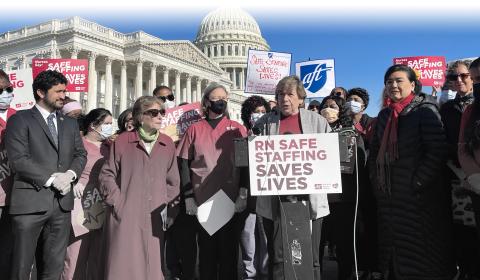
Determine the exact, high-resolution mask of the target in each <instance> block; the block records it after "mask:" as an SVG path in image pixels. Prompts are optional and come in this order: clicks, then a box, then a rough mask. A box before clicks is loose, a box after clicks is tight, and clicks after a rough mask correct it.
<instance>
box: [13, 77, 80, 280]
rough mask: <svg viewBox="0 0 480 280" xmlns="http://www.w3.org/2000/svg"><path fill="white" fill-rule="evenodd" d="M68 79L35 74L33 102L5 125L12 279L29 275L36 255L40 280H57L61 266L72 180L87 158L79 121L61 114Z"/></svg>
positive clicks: (24, 277)
mask: <svg viewBox="0 0 480 280" xmlns="http://www.w3.org/2000/svg"><path fill="white" fill-rule="evenodd" d="M67 82H68V81H67V79H66V78H65V76H63V75H62V74H61V73H59V72H56V71H51V70H47V71H43V72H41V73H40V74H38V76H37V77H36V78H35V80H34V81H33V94H34V96H35V100H36V105H35V106H34V107H33V108H32V109H29V110H25V111H20V112H18V113H17V114H15V115H14V116H12V117H11V118H10V119H9V121H8V124H7V131H6V139H5V143H6V149H7V155H8V158H9V160H10V164H11V166H12V170H13V172H14V173H15V175H14V183H13V188H12V193H11V203H10V214H11V215H12V228H13V234H14V245H13V246H14V253H13V258H12V275H11V279H12V280H13V279H18V280H23V279H25V280H28V279H29V277H30V272H31V267H32V264H33V261H34V257H35V260H36V265H37V272H38V273H37V279H38V280H46V279H51V280H58V279H59V278H60V274H61V272H62V270H63V261H64V258H65V253H66V248H67V244H68V239H69V236H70V219H71V218H70V217H71V216H70V211H71V210H72V209H73V195H72V191H71V190H72V184H73V183H75V182H76V180H77V179H78V176H80V174H81V173H82V171H83V168H84V167H85V163H86V156H87V153H86V151H85V149H84V147H83V144H82V140H81V137H80V133H79V128H78V124H77V121H76V120H74V119H71V118H69V117H66V116H63V115H61V114H60V113H59V111H60V109H62V107H63V102H64V99H65V93H66V86H67Z"/></svg>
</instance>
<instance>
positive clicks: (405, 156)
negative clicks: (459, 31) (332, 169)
mask: <svg viewBox="0 0 480 280" xmlns="http://www.w3.org/2000/svg"><path fill="white" fill-rule="evenodd" d="M383 82H384V86H385V87H384V91H383V93H382V103H381V109H380V112H379V114H378V116H376V117H371V116H368V115H367V114H366V113H365V110H366V108H367V107H368V106H369V105H370V106H371V102H370V101H371V100H370V96H369V93H368V92H367V90H365V89H364V88H359V87H356V88H352V89H348V90H347V89H345V88H343V87H336V88H334V89H333V90H332V91H331V94H330V95H329V96H327V97H325V98H323V100H321V102H319V101H316V100H313V101H311V102H309V104H306V91H305V89H304V87H303V84H302V81H301V80H300V79H299V78H298V77H296V76H287V77H285V78H283V79H281V80H280V81H279V83H278V85H277V87H276V90H275V95H274V97H275V98H274V100H265V99H264V98H263V97H260V96H256V95H252V96H249V97H248V98H247V99H246V100H245V101H244V103H243V104H242V109H241V121H242V123H238V122H236V121H234V120H231V119H230V118H229V115H228V102H229V101H228V100H229V95H228V90H227V88H225V87H224V86H223V85H220V84H217V83H215V82H212V83H210V84H209V85H208V86H207V87H206V89H205V90H204V92H203V96H202V99H201V110H202V111H203V112H202V113H203V118H202V119H201V120H200V121H198V122H196V123H194V124H192V125H191V126H190V127H189V128H188V129H187V131H186V132H185V134H184V135H183V136H182V137H181V138H180V140H179V141H176V142H174V141H173V140H172V139H171V138H170V137H168V136H167V135H166V134H164V133H163V130H162V118H163V117H164V116H165V110H166V109H170V108H173V107H175V106H178V105H182V104H175V96H174V94H173V93H172V90H171V89H170V88H168V87H166V86H158V87H157V88H155V90H154V91H153V92H152V95H151V96H142V97H140V98H138V99H137V100H136V101H135V103H134V105H133V107H132V108H129V109H127V110H125V111H124V112H122V113H121V114H120V115H119V117H118V131H116V132H115V131H114V129H113V127H114V126H113V121H114V120H113V118H112V114H111V112H109V111H108V110H106V109H104V108H97V109H93V110H91V111H90V112H83V111H82V106H81V104H80V103H79V102H78V101H76V100H72V99H69V98H68V97H67V96H66V95H67V92H66V86H67V83H68V82H67V79H66V78H65V77H64V76H63V75H62V74H61V73H58V72H55V71H44V72H41V73H40V74H38V76H36V78H35V79H34V81H33V85H32V88H33V95H34V97H35V100H36V104H35V106H34V107H33V108H31V109H28V110H22V111H15V110H14V109H13V108H12V107H11V106H10V104H11V102H12V99H13V94H14V89H13V86H12V84H11V83H10V81H9V77H8V75H7V74H6V73H5V72H3V71H2V70H0V135H1V138H0V153H1V157H0V160H1V163H0V166H1V172H0V175H1V178H0V180H1V186H2V188H1V189H0V278H1V279H12V280H14V279H15V280H17V279H21V280H29V279H34V280H35V279H39V280H40V279H52V280H53V279H55V280H57V279H63V280H70V279H75V280H77V279H78V280H86V279H93V280H95V279H109V280H122V279H128V280H131V279H145V280H147V279H148V280H153V279H160V280H161V279H173V280H174V279H186V280H193V279H201V280H215V279H218V280H232V279H252V280H253V279H272V280H273V279H274V280H277V279H297V276H296V272H295V267H293V266H292V265H291V264H289V260H290V258H291V256H289V254H290V248H285V242H284V240H285V234H286V233H285V227H284V221H285V220H288V217H289V215H292V214H293V213H294V214H295V219H296V223H298V226H299V227H300V228H303V229H307V231H308V229H309V232H308V236H310V238H311V247H312V248H311V256H312V259H311V260H305V261H306V262H307V263H308V264H307V265H308V266H309V267H310V266H311V269H309V271H310V270H311V272H312V274H311V275H312V276H311V277H312V279H315V280H318V279H321V274H322V269H323V260H324V252H328V255H329V257H330V258H331V259H333V260H335V261H336V262H337V264H338V266H337V271H338V273H337V279H339V280H347V279H363V280H367V279H371V280H380V279H385V280H401V279H411V280H420V279H422V280H427V279H432V280H433V279H435V280H443V279H445V280H447V279H454V277H456V278H455V279H462V280H467V279H468V280H469V279H480V59H476V60H474V61H473V62H472V61H457V62H455V63H452V64H451V65H450V66H449V67H448V69H447V75H446V82H445V85H444V86H443V87H442V88H436V89H435V90H436V91H442V96H441V97H440V98H435V96H432V95H430V94H426V93H424V92H422V85H421V83H420V82H419V80H418V77H417V75H416V73H415V71H413V70H412V69H411V68H409V67H407V66H405V65H393V66H391V67H389V68H388V69H387V70H386V72H385V76H384V80H383ZM452 93H453V94H452ZM437 99H438V101H437ZM307 105H308V106H307ZM311 133H339V135H347V136H348V137H347V138H346V139H349V140H348V141H347V144H346V146H345V147H346V149H348V151H349V152H348V153H347V154H349V155H350V156H352V155H354V156H353V158H354V160H355V161H356V163H355V164H354V165H352V166H353V167H352V168H351V170H349V171H348V170H347V169H345V170H344V169H343V168H342V176H341V180H342V189H343V192H342V193H340V194H328V195H326V194H315V195H313V194H311V195H308V194H305V195H286V196H258V197H255V196H251V195H250V193H249V171H248V168H246V167H239V166H237V165H236V164H235V160H234V158H235V148H234V147H235V146H234V140H235V139H239V138H245V137H247V136H254V135H285V134H311ZM94 190H95V191H98V193H99V194H100V195H101V203H103V205H104V208H103V210H104V211H103V215H104V217H105V220H104V222H103V225H102V226H101V227H100V228H97V229H91V230H89V231H86V232H84V233H81V234H78V233H77V232H75V231H74V230H72V219H74V217H72V214H71V211H72V210H75V209H76V208H78V207H82V203H76V202H78V201H82V199H84V198H85V196H86V195H87V193H88V194H91V193H92V191H94ZM220 191H223V193H224V194H225V195H226V197H227V198H228V199H229V200H231V202H232V203H233V204H234V209H235V214H234V215H233V216H232V217H231V218H230V219H229V220H228V221H226V222H225V223H224V224H223V225H222V226H221V227H220V229H219V230H218V231H216V232H215V233H214V234H210V233H209V232H207V230H206V229H204V228H203V227H202V226H201V225H200V223H199V221H198V219H197V217H196V215H198V212H199V207H200V206H202V205H203V204H204V203H205V202H207V201H208V200H209V199H210V198H211V197H212V196H214V195H216V194H218V193H219V192H220ZM299 202H301V203H299ZM285 209H287V210H288V211H285ZM77 210H78V209H77ZM290 217H291V216H290ZM286 238H287V239H288V235H287V236H286ZM309 244H310V243H309ZM354 244H355V246H354ZM325 248H328V250H325ZM304 250H305V249H304ZM307 250H310V248H307ZM306 255H310V252H309V254H306Z"/></svg>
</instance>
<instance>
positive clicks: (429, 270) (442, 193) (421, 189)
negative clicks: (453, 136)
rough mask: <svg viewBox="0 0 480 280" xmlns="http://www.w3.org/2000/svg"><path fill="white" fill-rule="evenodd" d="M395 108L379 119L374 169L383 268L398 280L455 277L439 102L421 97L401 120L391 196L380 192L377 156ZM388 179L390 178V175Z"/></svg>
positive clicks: (372, 160) (373, 150) (372, 151)
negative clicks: (377, 182)
mask: <svg viewBox="0 0 480 280" xmlns="http://www.w3.org/2000/svg"><path fill="white" fill-rule="evenodd" d="M390 112H391V109H390V108H385V109H383V110H382V111H381V112H380V113H379V115H378V121H377V123H376V128H375V134H374V136H373V139H372V143H371V146H370V156H369V165H370V166H369V167H370V174H371V179H372V183H373V188H374V193H375V197H376V200H377V203H378V230H379V267H380V269H381V270H382V271H383V272H386V271H387V270H389V269H391V268H392V267H393V271H391V272H390V273H394V274H395V276H396V277H395V279H412V280H413V279H415V280H416V279H436V280H440V279H452V277H453V276H454V273H455V271H454V268H455V267H454V264H453V258H452V257H453V251H452V246H451V245H452V240H451V225H452V218H451V217H452V215H451V209H450V202H449V201H450V192H449V190H448V189H447V188H446V187H445V185H444V184H441V180H442V172H441V170H442V168H443V166H444V165H445V159H446V156H447V146H446V140H445V132H444V128H443V124H442V122H441V120H440V115H439V113H438V110H437V107H436V105H435V104H433V103H430V102H428V100H427V99H426V97H425V95H423V94H420V95H418V96H416V97H415V98H414V99H413V101H412V102H411V103H410V104H409V105H408V106H407V107H406V108H405V109H404V110H403V111H402V112H401V113H400V116H399V119H398V134H397V141H398V142H397V144H398V154H399V158H398V159H397V160H396V161H394V162H392V163H390V178H391V182H390V183H391V193H390V194H389V193H388V192H383V191H381V190H380V189H379V188H378V184H376V181H377V179H376V178H377V177H376V176H377V174H376V158H377V155H378V150H379V148H380V143H381V139H382V137H383V132H384V130H385V126H386V123H387V120H388V117H389V115H390ZM386 177H387V176H386Z"/></svg>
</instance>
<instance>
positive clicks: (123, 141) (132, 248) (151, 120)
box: [100, 96, 180, 280]
mask: <svg viewBox="0 0 480 280" xmlns="http://www.w3.org/2000/svg"><path fill="white" fill-rule="evenodd" d="M164 112H165V111H164V109H163V104H162V103H161V101H160V100H159V99H158V98H156V97H153V96H142V97H140V98H139V99H137V101H136V102H135V104H134V105H133V113H132V114H133V119H134V126H135V130H134V131H131V132H124V133H122V134H120V135H119V136H118V137H117V138H116V139H115V142H114V143H113V145H112V147H111V150H110V157H109V159H108V160H107V162H106V163H105V165H104V166H103V169H102V171H101V173H100V186H101V192H102V194H103V196H104V198H105V202H106V204H107V205H109V206H110V207H111V208H112V211H111V214H110V215H109V216H108V217H107V223H106V224H107V228H106V229H107V259H106V268H105V271H106V275H105V279H112V280H113V279H115V280H122V279H125V280H131V279H145V280H151V279H160V280H162V279H164V276H163V271H162V266H161V264H162V250H161V247H162V246H163V241H164V230H166V228H168V226H170V225H171V222H172V219H171V218H170V217H173V213H174V211H171V210H173V208H172V207H174V206H175V204H176V202H177V201H176V200H175V199H176V198H177V196H178V194H179V187H180V178H179V175H178V166H177V160H176V156H175V146H174V144H173V142H172V140H171V139H170V138H169V137H168V136H166V135H164V134H162V133H160V132H159V129H160V126H161V123H162V116H163V114H164Z"/></svg>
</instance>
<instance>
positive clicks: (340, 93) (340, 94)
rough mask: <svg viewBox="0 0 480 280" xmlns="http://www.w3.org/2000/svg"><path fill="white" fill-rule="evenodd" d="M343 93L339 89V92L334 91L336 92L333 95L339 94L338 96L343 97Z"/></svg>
mask: <svg viewBox="0 0 480 280" xmlns="http://www.w3.org/2000/svg"><path fill="white" fill-rule="evenodd" d="M342 94H343V92H341V91H337V92H334V93H333V96H338V97H341V96H342Z"/></svg>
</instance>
